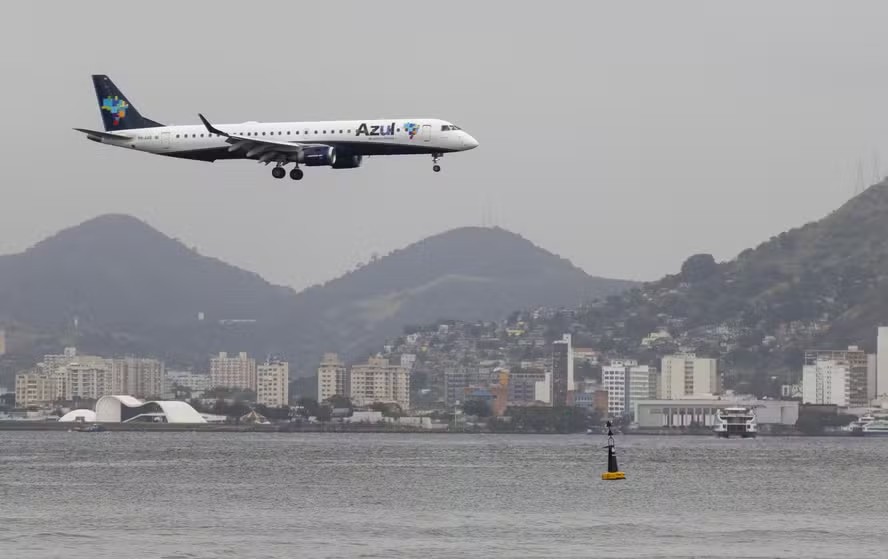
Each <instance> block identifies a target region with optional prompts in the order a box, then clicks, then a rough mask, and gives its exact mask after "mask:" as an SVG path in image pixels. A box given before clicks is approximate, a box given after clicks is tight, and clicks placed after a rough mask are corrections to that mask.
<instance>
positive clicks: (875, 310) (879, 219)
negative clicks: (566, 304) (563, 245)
mask: <svg viewBox="0 0 888 559" xmlns="http://www.w3.org/2000/svg"><path fill="white" fill-rule="evenodd" d="M886 236H888V182H882V183H879V184H875V185H873V186H871V187H870V188H869V189H867V190H866V191H864V192H863V193H862V194H860V195H858V196H856V197H855V198H853V199H851V200H850V201H848V202H847V203H845V204H844V205H843V206H842V207H840V208H839V209H837V210H835V211H834V212H832V213H831V214H829V215H828V216H826V217H824V218H823V219H821V220H819V221H815V222H812V223H808V224H806V225H804V226H802V227H799V228H796V229H792V230H790V231H787V232H785V233H782V234H780V235H778V236H775V237H772V238H771V239H770V240H768V241H767V242H764V243H762V244H760V245H759V246H758V247H756V248H753V249H747V250H745V251H743V252H742V253H740V254H739V255H738V257H737V258H736V259H733V260H731V261H728V262H722V263H717V262H715V260H714V259H713V258H712V256H711V255H707V254H699V255H694V256H692V257H690V258H689V259H688V260H686V261H685V263H684V264H683V266H682V269H681V271H680V272H679V273H677V274H674V275H670V276H666V277H664V278H663V279H661V280H659V281H656V282H651V283H647V284H644V285H642V286H640V287H638V288H637V289H633V290H630V291H627V292H626V293H624V294H622V295H621V296H619V297H612V298H610V299H607V300H602V301H598V302H597V303H596V304H594V305H591V306H588V307H586V308H584V309H583V313H582V322H583V323H584V324H586V325H587V327H588V333H589V336H591V337H592V338H593V339H594V341H595V342H596V343H599V344H600V345H602V346H603V347H611V348H613V349H615V350H617V351H623V352H632V351H635V352H637V351H639V349H640V347H639V342H640V340H641V339H642V338H643V337H644V336H647V335H648V334H650V333H651V332H654V331H657V330H663V331H665V332H666V333H668V334H669V336H668V337H663V338H662V339H661V340H658V341H657V343H656V344H654V345H655V346H657V345H659V346H661V347H660V351H659V353H662V352H665V351H671V350H676V349H680V348H684V349H691V350H696V351H698V352H702V353H706V354H710V355H714V356H720V357H723V364H724V369H725V370H726V374H727V380H728V383H729V384H731V383H737V384H748V385H749V386H744V387H743V388H750V387H751V389H752V390H753V391H754V392H757V393H759V394H767V393H773V392H774V390H775V384H777V383H779V382H787V381H791V380H796V379H797V377H798V376H800V371H801V365H802V352H803V351H804V350H805V349H809V348H812V347H823V348H843V347H847V345H849V344H855V345H860V346H862V347H864V348H865V349H868V350H870V351H873V350H874V349H875V333H876V327H877V326H878V325H880V324H884V323H886V320H888V244H886V243H885V239H886ZM771 377H776V379H774V378H771Z"/></svg>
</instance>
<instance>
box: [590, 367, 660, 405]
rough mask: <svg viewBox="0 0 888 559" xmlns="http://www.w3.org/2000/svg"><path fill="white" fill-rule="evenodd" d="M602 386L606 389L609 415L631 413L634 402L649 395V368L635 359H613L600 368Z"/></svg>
mask: <svg viewBox="0 0 888 559" xmlns="http://www.w3.org/2000/svg"><path fill="white" fill-rule="evenodd" d="M601 380H602V386H603V388H604V389H605V390H606V391H607V411H608V415H610V416H611V417H616V416H620V415H625V414H627V413H632V410H633V409H634V406H635V402H637V401H639V400H648V399H650V397H651V368H650V367H649V366H647V365H639V364H638V361H635V360H630V359H626V360H613V361H611V363H610V365H608V366H606V367H602V368H601Z"/></svg>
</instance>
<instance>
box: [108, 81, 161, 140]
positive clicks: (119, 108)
mask: <svg viewBox="0 0 888 559" xmlns="http://www.w3.org/2000/svg"><path fill="white" fill-rule="evenodd" d="M92 79H93V86H95V88H96V96H97V97H98V99H99V112H100V113H102V122H104V123H105V130H106V131H109V132H110V131H112V130H130V129H133V128H157V127H160V126H163V124H161V123H159V122H154V121H153V120H151V119H147V118H145V117H143V116H142V115H140V114H139V111H137V110H136V108H135V107H134V106H133V104H132V103H130V102H129V100H128V99H127V98H126V96H125V95H124V94H123V92H122V91H120V90H119V89H117V86H116V85H114V82H112V81H111V78H109V77H108V76H105V75H102V74H94V75H93V77H92Z"/></svg>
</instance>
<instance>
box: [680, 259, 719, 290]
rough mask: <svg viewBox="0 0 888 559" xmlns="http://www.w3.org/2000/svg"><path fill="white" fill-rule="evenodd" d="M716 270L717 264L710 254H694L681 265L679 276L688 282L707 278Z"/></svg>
mask: <svg viewBox="0 0 888 559" xmlns="http://www.w3.org/2000/svg"><path fill="white" fill-rule="evenodd" d="M717 272H718V264H716V262H715V258H713V257H712V255H711V254H695V255H693V256H691V257H690V258H688V259H687V260H685V261H684V264H682V265H681V278H682V279H683V280H684V281H686V282H688V283H695V282H700V281H703V280H706V279H709V278H710V277H712V276H713V275H715V274H716V273H717Z"/></svg>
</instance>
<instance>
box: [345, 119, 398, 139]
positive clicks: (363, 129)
mask: <svg viewBox="0 0 888 559" xmlns="http://www.w3.org/2000/svg"><path fill="white" fill-rule="evenodd" d="M394 135H395V123H394V122H393V123H391V124H388V125H379V124H369V125H368V124H367V123H361V125H360V126H358V130H357V132H355V136H394Z"/></svg>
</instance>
